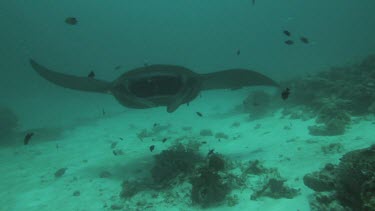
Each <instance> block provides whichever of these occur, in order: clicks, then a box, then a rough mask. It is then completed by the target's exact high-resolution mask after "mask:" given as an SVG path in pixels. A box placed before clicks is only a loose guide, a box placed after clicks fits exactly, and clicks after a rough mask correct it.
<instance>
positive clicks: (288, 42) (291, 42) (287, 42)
mask: <svg viewBox="0 0 375 211" xmlns="http://www.w3.org/2000/svg"><path fill="white" fill-rule="evenodd" d="M284 43H285V44H287V45H293V44H294V42H293V40H286V41H285V42H284Z"/></svg>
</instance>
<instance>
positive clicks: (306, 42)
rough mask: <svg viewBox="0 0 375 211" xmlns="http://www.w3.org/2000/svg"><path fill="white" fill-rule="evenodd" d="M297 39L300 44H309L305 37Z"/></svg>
mask: <svg viewBox="0 0 375 211" xmlns="http://www.w3.org/2000/svg"><path fill="white" fill-rule="evenodd" d="M299 39H300V40H301V42H303V43H305V44H309V39H307V37H300V38H299Z"/></svg>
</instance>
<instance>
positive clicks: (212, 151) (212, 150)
mask: <svg viewBox="0 0 375 211" xmlns="http://www.w3.org/2000/svg"><path fill="white" fill-rule="evenodd" d="M214 151H215V149H210V151H208V153H207V157H208V156H210V155H212V154H214Z"/></svg>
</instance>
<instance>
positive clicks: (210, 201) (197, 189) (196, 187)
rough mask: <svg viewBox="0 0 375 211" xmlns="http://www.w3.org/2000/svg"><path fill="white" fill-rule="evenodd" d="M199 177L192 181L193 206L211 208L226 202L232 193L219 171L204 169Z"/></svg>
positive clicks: (200, 171)
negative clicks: (226, 198) (227, 196)
mask: <svg viewBox="0 0 375 211" xmlns="http://www.w3.org/2000/svg"><path fill="white" fill-rule="evenodd" d="M198 172H199V174H200V175H199V176H196V177H193V178H192V179H191V184H192V187H193V188H192V190H191V200H192V202H193V204H199V205H201V206H202V207H209V206H213V205H216V204H218V203H220V202H222V201H224V199H225V197H226V195H227V194H228V193H229V192H230V188H229V186H228V184H225V183H224V182H223V180H222V178H221V176H220V175H219V173H218V172H217V171H215V170H214V169H212V168H208V167H203V168H201V169H200V170H199V171H198Z"/></svg>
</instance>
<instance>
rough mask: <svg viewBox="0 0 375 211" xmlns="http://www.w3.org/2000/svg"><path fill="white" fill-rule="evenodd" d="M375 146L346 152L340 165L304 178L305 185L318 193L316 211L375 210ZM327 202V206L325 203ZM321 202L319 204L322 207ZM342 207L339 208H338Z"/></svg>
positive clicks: (315, 199) (315, 198)
mask: <svg viewBox="0 0 375 211" xmlns="http://www.w3.org/2000/svg"><path fill="white" fill-rule="evenodd" d="M374 178H375V145H372V146H371V147H368V148H365V149H360V150H354V151H351V152H349V153H346V154H345V155H344V156H343V157H342V158H341V161H340V163H339V164H338V165H337V166H334V165H332V164H329V165H326V167H325V168H324V169H323V170H321V171H320V172H314V173H311V174H307V175H305V177H304V183H305V185H306V186H308V187H310V188H311V189H313V190H315V191H317V192H328V193H326V194H325V195H326V196H324V194H315V195H314V197H313V200H312V201H311V202H310V204H311V207H312V209H313V210H325V209H326V208H332V207H335V209H336V210H375V203H374V202H375V191H374V190H375V179H374ZM322 202H324V203H322ZM319 203H320V204H319ZM337 207H339V208H337Z"/></svg>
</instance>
